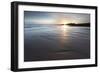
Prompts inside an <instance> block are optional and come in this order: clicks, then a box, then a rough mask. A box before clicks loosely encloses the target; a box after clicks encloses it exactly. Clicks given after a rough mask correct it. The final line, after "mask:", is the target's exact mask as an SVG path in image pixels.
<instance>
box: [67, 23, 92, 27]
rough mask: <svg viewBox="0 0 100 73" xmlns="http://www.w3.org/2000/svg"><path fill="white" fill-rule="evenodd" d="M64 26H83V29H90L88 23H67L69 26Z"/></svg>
mask: <svg viewBox="0 0 100 73" xmlns="http://www.w3.org/2000/svg"><path fill="white" fill-rule="evenodd" d="M66 25H69V26H83V27H90V23H78V24H76V23H69V24H66Z"/></svg>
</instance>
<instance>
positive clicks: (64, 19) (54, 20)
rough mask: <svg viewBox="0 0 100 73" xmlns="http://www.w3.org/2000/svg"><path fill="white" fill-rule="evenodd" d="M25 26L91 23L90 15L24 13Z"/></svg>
mask: <svg viewBox="0 0 100 73" xmlns="http://www.w3.org/2000/svg"><path fill="white" fill-rule="evenodd" d="M24 23H25V24H68V23H90V14H84V13H63V12H39V11H24Z"/></svg>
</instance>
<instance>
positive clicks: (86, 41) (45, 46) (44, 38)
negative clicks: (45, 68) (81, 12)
mask: <svg viewBox="0 0 100 73" xmlns="http://www.w3.org/2000/svg"><path fill="white" fill-rule="evenodd" d="M87 58H90V28H89V27H77V26H74V27H71V26H63V25H62V26H41V27H38V26H37V27H31V28H25V29H24V61H26V62H28V61H47V60H69V59H87Z"/></svg>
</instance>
